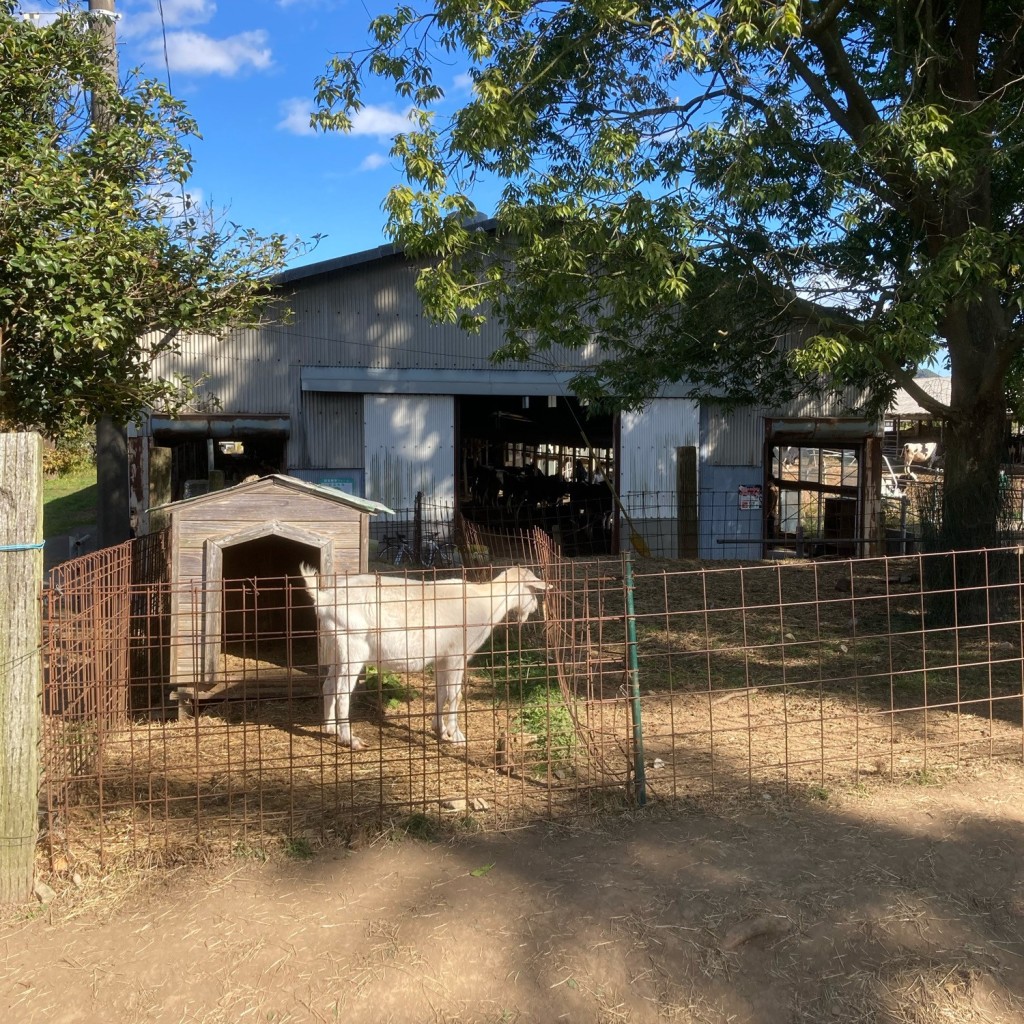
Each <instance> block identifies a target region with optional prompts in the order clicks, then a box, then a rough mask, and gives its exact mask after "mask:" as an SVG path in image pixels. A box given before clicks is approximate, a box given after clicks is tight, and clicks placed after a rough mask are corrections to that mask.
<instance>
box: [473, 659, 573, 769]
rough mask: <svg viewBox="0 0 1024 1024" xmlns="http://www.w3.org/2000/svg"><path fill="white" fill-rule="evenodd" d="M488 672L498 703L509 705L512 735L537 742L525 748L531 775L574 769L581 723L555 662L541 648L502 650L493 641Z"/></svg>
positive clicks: (487, 665) (484, 667)
mask: <svg viewBox="0 0 1024 1024" xmlns="http://www.w3.org/2000/svg"><path fill="white" fill-rule="evenodd" d="M488 654H489V656H488V657H487V659H486V661H485V662H484V664H483V665H482V666H481V668H482V669H483V671H484V672H485V673H486V674H487V675H488V676H489V677H490V680H491V683H492V685H493V687H494V703H495V705H499V706H502V705H504V706H507V707H508V709H509V734H510V736H519V737H523V738H526V739H528V738H529V737H533V742H530V743H529V744H528V745H527V746H525V748H524V750H523V751H522V755H521V756H522V762H523V765H524V767H525V768H526V770H527V771H529V772H530V774H533V775H538V776H544V775H548V774H549V773H551V774H553V773H561V772H564V773H568V772H569V771H571V770H572V768H573V762H574V754H575V752H576V727H575V725H574V724H573V720H572V715H571V714H570V711H569V708H568V707H567V706H566V703H565V699H564V698H563V696H562V691H561V689H560V688H559V686H558V679H557V677H556V675H555V669H554V666H552V665H548V664H547V662H546V661H545V660H544V659H543V657H542V656H541V653H540V652H539V651H526V652H520V651H515V650H507V649H502V648H501V646H500V644H494V643H492V647H491V650H490V651H489V652H488Z"/></svg>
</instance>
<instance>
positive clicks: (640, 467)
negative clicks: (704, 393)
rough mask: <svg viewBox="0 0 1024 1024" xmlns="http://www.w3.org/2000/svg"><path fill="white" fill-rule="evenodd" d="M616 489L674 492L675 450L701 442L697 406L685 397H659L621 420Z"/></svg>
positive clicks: (624, 415) (628, 491)
mask: <svg viewBox="0 0 1024 1024" xmlns="http://www.w3.org/2000/svg"><path fill="white" fill-rule="evenodd" d="M619 437H620V440H619V463H620V464H619V490H620V491H621V493H623V494H633V493H638V492H641V491H646V492H649V493H655V492H662V493H664V492H671V493H673V494H674V493H675V490H676V448H680V447H682V446H684V445H697V444H698V443H699V440H700V407H699V406H698V405H697V403H696V402H691V401H690V400H689V399H687V398H658V399H655V400H654V401H653V402H651V403H650V405H648V406H646V407H645V408H644V410H643V412H640V413H635V412H628V413H627V412H624V413H623V414H622V416H621V417H620V435H619Z"/></svg>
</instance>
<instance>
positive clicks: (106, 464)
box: [89, 0, 131, 548]
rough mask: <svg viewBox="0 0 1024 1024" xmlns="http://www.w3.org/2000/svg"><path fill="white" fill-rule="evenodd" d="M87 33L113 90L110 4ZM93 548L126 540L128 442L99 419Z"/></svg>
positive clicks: (92, 10) (103, 2) (98, 102)
mask: <svg viewBox="0 0 1024 1024" xmlns="http://www.w3.org/2000/svg"><path fill="white" fill-rule="evenodd" d="M89 29H90V31H92V32H95V33H96V34H97V35H98V36H99V38H100V41H101V42H102V44H103V54H104V63H105V65H106V70H107V74H108V75H109V76H110V80H111V81H112V82H113V83H114V86H115V87H116V86H117V84H118V67H117V13H116V12H115V10H114V0H89ZM109 116H110V112H109V111H108V109H107V106H106V104H105V103H104V101H103V98H102V97H101V96H97V95H96V94H95V93H93V96H92V123H93V124H94V125H96V127H97V128H102V127H103V126H104V125H106V124H107V123H108V120H109ZM96 483H97V491H98V498H97V508H96V533H97V537H96V546H97V547H101V548H105V547H109V546H110V545H111V544H120V543H122V542H123V541H126V540H128V537H129V536H130V533H131V529H130V519H129V499H128V438H127V435H126V433H125V429H124V427H121V426H118V425H117V424H116V423H114V421H113V420H112V419H111V418H110V417H109V416H101V417H100V419H99V421H98V422H97V424H96Z"/></svg>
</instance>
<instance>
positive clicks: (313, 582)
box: [299, 562, 320, 602]
mask: <svg viewBox="0 0 1024 1024" xmlns="http://www.w3.org/2000/svg"><path fill="white" fill-rule="evenodd" d="M299 572H301V573H302V578H303V580H304V581H305V583H306V590H307V591H309V596H310V597H311V598H313V600H314V602H315V601H316V599H317V596H318V595H319V593H320V576H319V574H318V573H317V571H316V569H314V568H313V566H311V565H310V564H309V563H308V562H302V563H301V564H300V565H299Z"/></svg>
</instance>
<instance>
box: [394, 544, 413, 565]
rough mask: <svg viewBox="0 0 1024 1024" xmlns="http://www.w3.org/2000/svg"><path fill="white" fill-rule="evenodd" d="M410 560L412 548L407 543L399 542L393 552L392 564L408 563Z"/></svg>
mask: <svg viewBox="0 0 1024 1024" xmlns="http://www.w3.org/2000/svg"><path fill="white" fill-rule="evenodd" d="M411 562H412V549H411V548H410V547H409V545H408V544H399V545H398V550H397V551H396V552H395V558H394V563H393V564H394V565H409V564H410V563H411Z"/></svg>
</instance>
